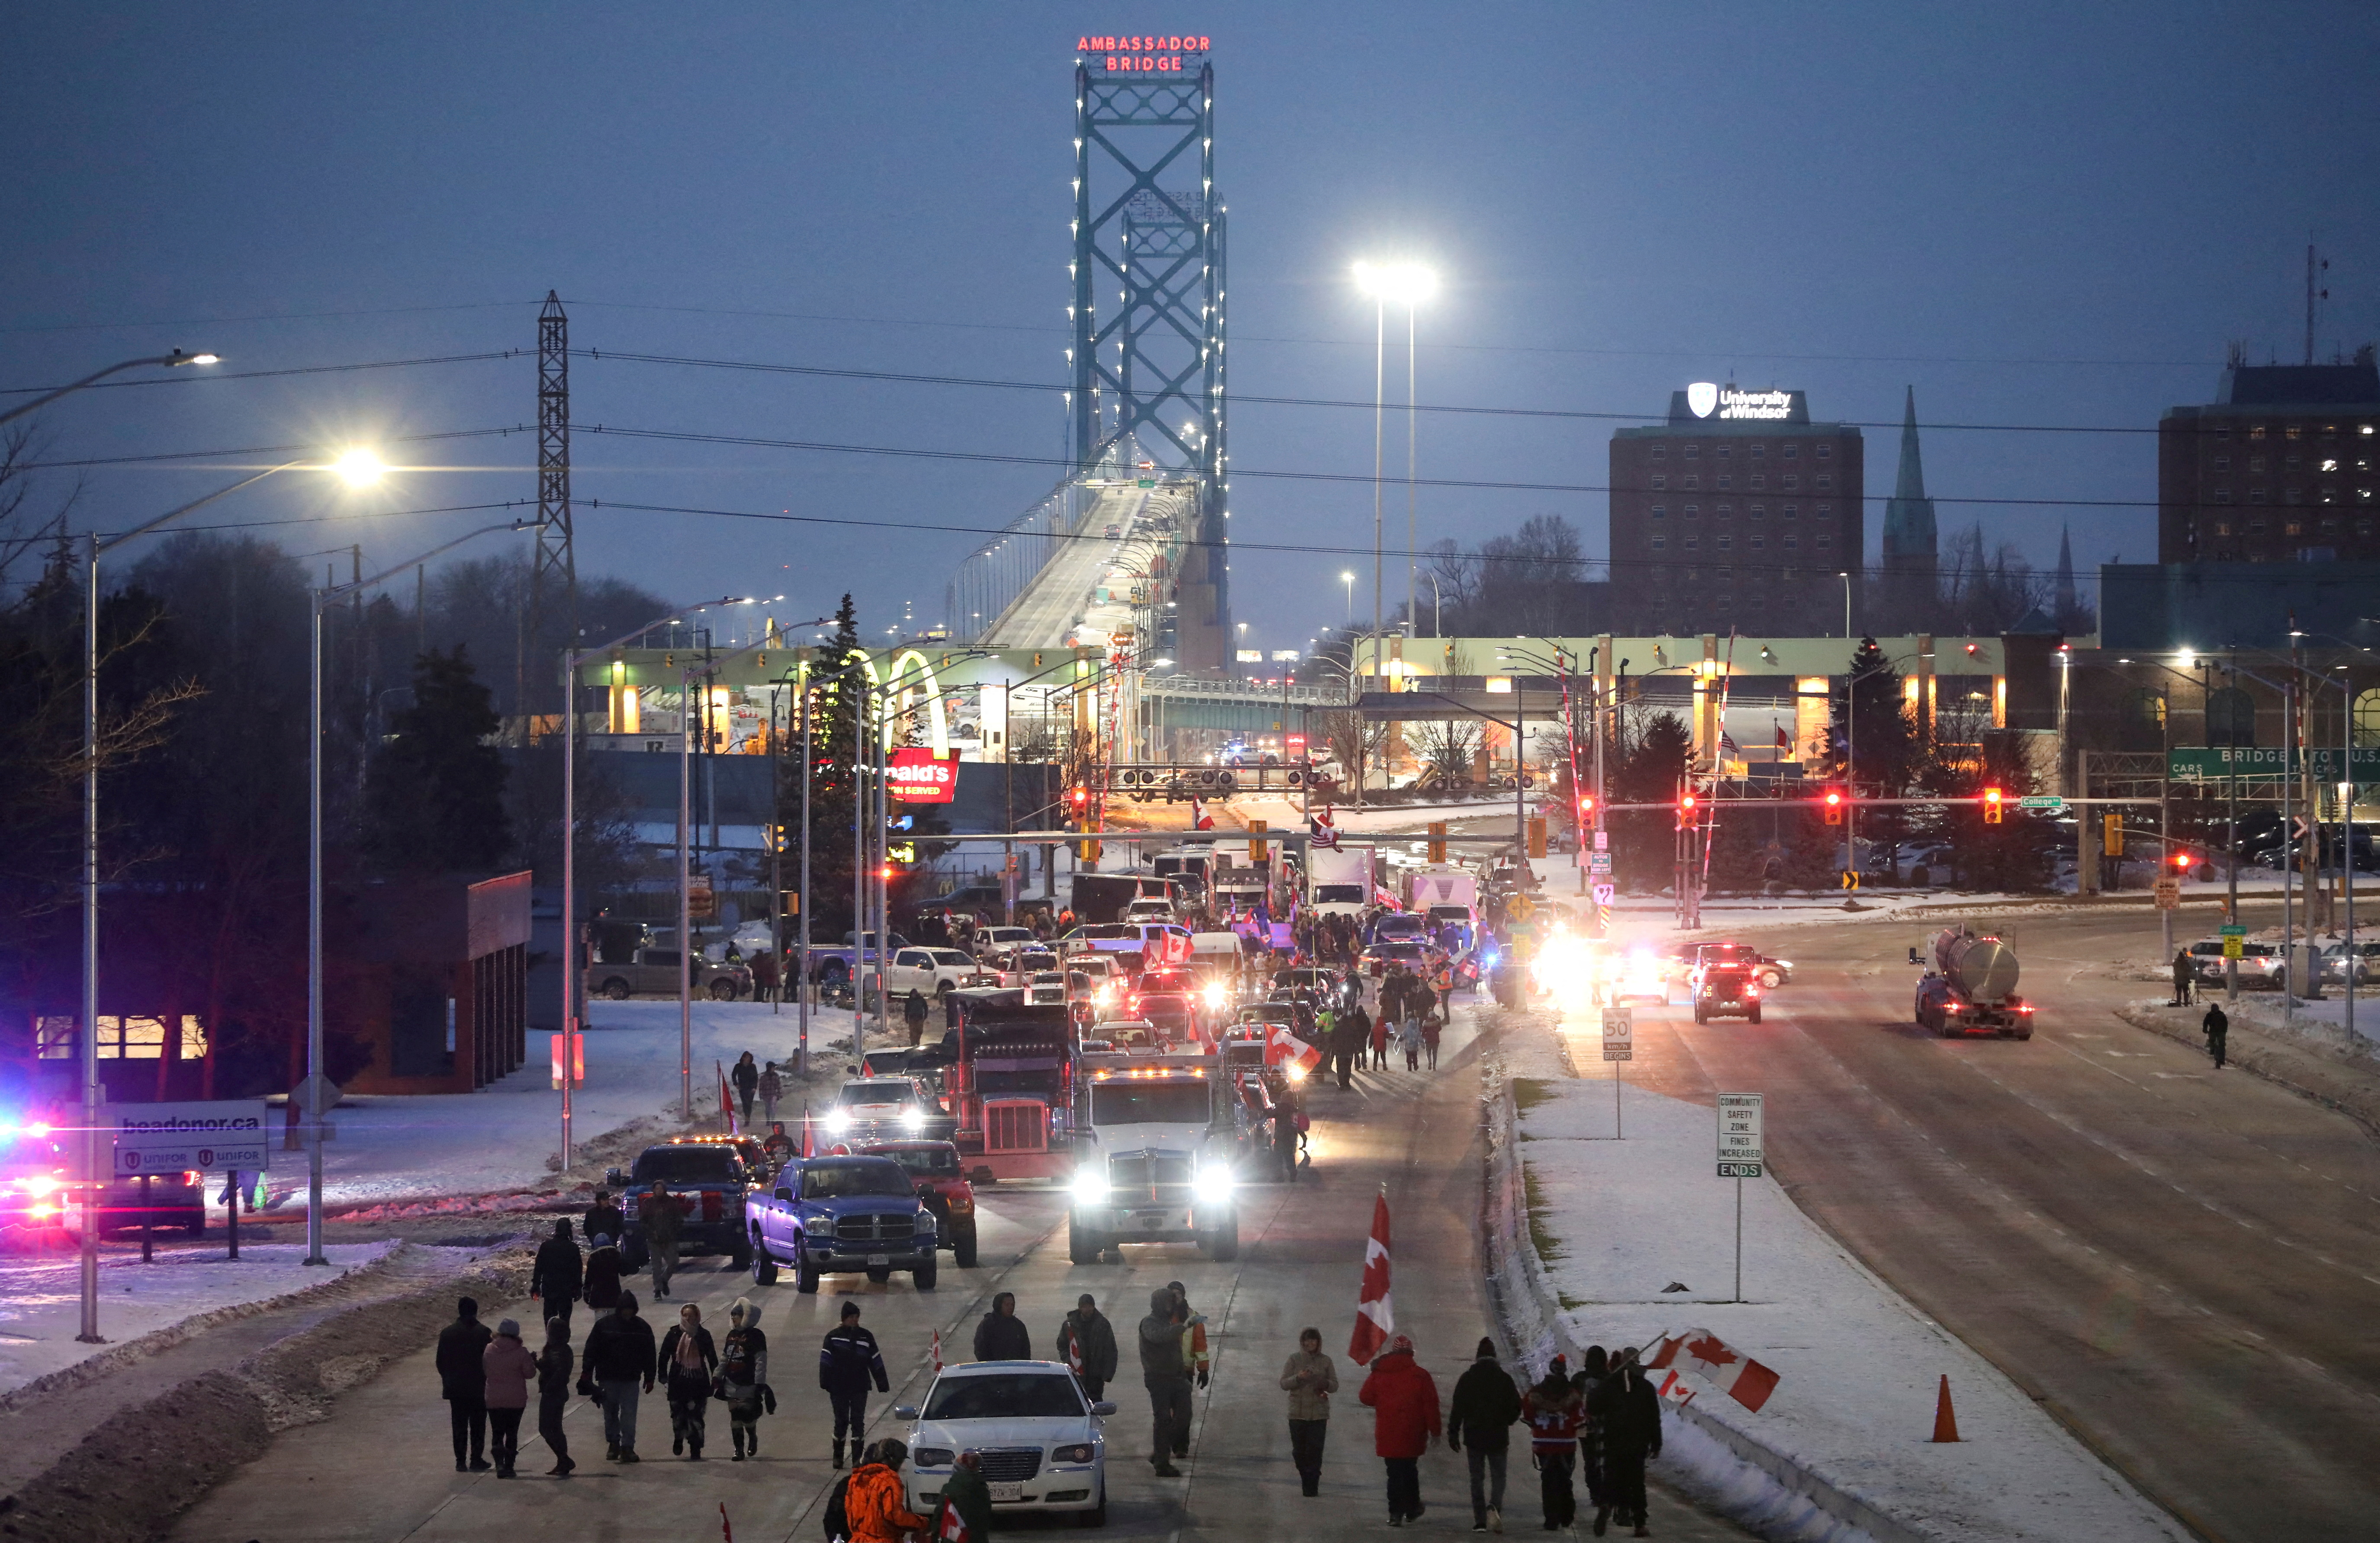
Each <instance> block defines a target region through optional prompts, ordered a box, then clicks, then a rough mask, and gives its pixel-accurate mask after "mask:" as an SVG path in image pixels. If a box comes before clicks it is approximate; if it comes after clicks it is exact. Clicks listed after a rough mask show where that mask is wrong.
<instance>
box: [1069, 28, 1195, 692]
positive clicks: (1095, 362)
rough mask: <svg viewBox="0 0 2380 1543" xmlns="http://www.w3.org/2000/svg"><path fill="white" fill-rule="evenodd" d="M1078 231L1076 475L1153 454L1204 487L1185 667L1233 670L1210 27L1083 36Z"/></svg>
mask: <svg viewBox="0 0 2380 1543" xmlns="http://www.w3.org/2000/svg"><path fill="white" fill-rule="evenodd" d="M1074 231H1075V255H1074V262H1073V265H1072V269H1071V272H1072V275H1073V279H1074V296H1073V300H1072V303H1071V305H1070V307H1069V310H1070V312H1071V314H1072V317H1073V321H1074V335H1073V339H1072V343H1071V346H1070V347H1069V349H1068V362H1069V364H1070V365H1071V366H1072V370H1073V385H1072V395H1071V396H1070V397H1069V398H1068V403H1067V406H1068V408H1069V410H1070V412H1071V413H1072V415H1073V425H1074V436H1073V437H1074V458H1075V469H1076V472H1077V474H1078V475H1083V476H1095V475H1099V474H1101V471H1102V468H1108V467H1109V466H1110V464H1111V463H1114V465H1113V468H1112V469H1113V471H1117V472H1123V471H1125V468H1130V467H1131V466H1133V465H1134V464H1135V463H1139V462H1144V461H1145V462H1150V463H1154V465H1155V466H1156V467H1158V468H1162V471H1163V473H1164V474H1167V475H1168V477H1169V480H1171V478H1172V477H1185V478H1187V479H1189V480H1193V481H1194V482H1195V483H1196V490H1197V497H1196V513H1195V515H1194V516H1193V518H1194V521H1195V528H1194V529H1192V530H1190V531H1189V532H1187V535H1188V538H1189V539H1188V541H1186V542H1185V543H1184V554H1183V566H1182V576H1181V583H1180V595H1179V603H1178V608H1177V618H1178V619H1177V622H1176V629H1177V638H1176V650H1177V659H1178V662H1179V663H1180V665H1181V667H1182V668H1183V669H1184V670H1222V669H1226V668H1228V667H1229V665H1230V663H1231V662H1232V653H1231V647H1232V642H1231V639H1232V625H1231V565H1230V561H1229V548H1228V546H1227V544H1226V542H1227V540H1228V532H1229V530H1230V526H1229V523H1228V522H1229V519H1230V513H1229V508H1228V500H1229V493H1230V483H1229V481H1228V473H1229V470H1230V466H1231V456H1230V436H1229V434H1228V432H1227V430H1226V413H1225V410H1224V409H1225V403H1226V399H1227V398H1226V394H1225V390H1224V377H1225V366H1226V362H1227V359H1226V355H1225V353H1224V344H1225V328H1224V320H1223V317H1224V298H1225V292H1224V284H1223V203H1222V200H1221V198H1220V195H1219V194H1218V193H1217V192H1216V188H1215V67H1214V63H1213V61H1212V59H1211V57H1210V56H1209V53H1208V40H1207V39H1206V38H1203V37H1186V36H1172V37H1084V38H1082V39H1080V40H1079V41H1078V42H1077V43H1076V44H1075V219H1074ZM1126 474H1128V472H1127V473H1126ZM1144 475H1146V473H1145V472H1144Z"/></svg>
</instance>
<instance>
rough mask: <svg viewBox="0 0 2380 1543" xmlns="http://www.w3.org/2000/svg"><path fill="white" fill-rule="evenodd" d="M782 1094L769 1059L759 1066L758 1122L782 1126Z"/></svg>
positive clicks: (782, 1084) (780, 1080)
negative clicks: (779, 1109) (779, 1116)
mask: <svg viewBox="0 0 2380 1543" xmlns="http://www.w3.org/2000/svg"><path fill="white" fill-rule="evenodd" d="M761 957H762V958H764V959H765V958H767V957H768V955H767V954H762V955H761ZM784 1096H785V1079H784V1078H783V1077H781V1076H779V1075H777V1063H775V1062H773V1061H771V1062H770V1063H768V1064H767V1065H765V1066H763V1067H761V1068H760V1123H761V1124H764V1125H768V1126H771V1127H772V1128H774V1129H778V1130H782V1129H783V1126H780V1125H778V1124H777V1100H779V1099H782V1098H783V1097H784Z"/></svg>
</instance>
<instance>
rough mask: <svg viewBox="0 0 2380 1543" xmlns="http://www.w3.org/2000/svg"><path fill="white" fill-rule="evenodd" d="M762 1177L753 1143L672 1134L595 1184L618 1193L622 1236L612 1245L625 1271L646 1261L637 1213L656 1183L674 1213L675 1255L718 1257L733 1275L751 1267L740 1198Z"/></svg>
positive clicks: (760, 1159)
mask: <svg viewBox="0 0 2380 1543" xmlns="http://www.w3.org/2000/svg"><path fill="white" fill-rule="evenodd" d="M766 1172H768V1169H767V1166H766V1160H765V1159H764V1158H763V1156H762V1154H761V1151H760V1145H759V1142H757V1141H754V1140H752V1139H750V1138H749V1137H719V1136H675V1137H673V1138H671V1139H670V1140H668V1141H664V1142H662V1144H661V1145H659V1146H655V1147H648V1148H645V1149H644V1151H643V1152H641V1153H639V1154H638V1155H637V1164H636V1166H635V1167H634V1168H633V1169H631V1170H629V1171H628V1172H625V1173H623V1172H621V1171H620V1170H618V1169H616V1168H614V1169H612V1170H610V1171H609V1172H606V1173H605V1174H604V1175H603V1182H604V1183H605V1184H607V1185H611V1186H612V1187H613V1189H615V1190H619V1191H622V1192H623V1193H622V1194H621V1197H620V1206H621V1210H622V1214H623V1215H624V1217H625V1219H626V1221H627V1236H625V1237H624V1238H622V1239H621V1240H620V1256H621V1258H622V1261H623V1262H625V1264H626V1265H627V1267H628V1268H629V1269H630V1270H641V1269H643V1268H644V1266H645V1263H646V1261H647V1260H649V1259H650V1257H652V1250H651V1248H650V1246H649V1245H647V1243H646V1241H645V1228H644V1211H645V1208H646V1207H647V1206H649V1205H651V1204H652V1203H653V1195H652V1186H653V1185H654V1183H655V1182H656V1181H658V1182H659V1183H660V1184H661V1185H662V1189H663V1191H664V1192H665V1193H666V1194H667V1195H668V1196H669V1200H670V1204H672V1205H674V1206H675V1207H676V1208H677V1211H678V1224H677V1228H678V1231H677V1236H678V1244H677V1246H678V1253H679V1254H680V1255H681V1256H684V1255H692V1254H725V1255H726V1256H728V1257H729V1258H730V1259H732V1260H733V1261H734V1263H735V1268H736V1269H738V1270H741V1269H743V1268H744V1267H745V1266H746V1265H747V1264H749V1263H750V1262H751V1259H750V1257H749V1256H748V1254H747V1248H748V1246H749V1245H748V1244H747V1241H746V1238H745V1231H744V1225H743V1222H744V1212H745V1209H746V1199H747V1197H748V1196H750V1195H752V1194H753V1193H755V1192H756V1191H757V1189H758V1188H759V1184H760V1181H761V1178H762V1176H763V1175H764V1174H765V1173H766Z"/></svg>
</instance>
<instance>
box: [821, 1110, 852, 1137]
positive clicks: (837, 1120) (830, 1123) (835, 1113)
mask: <svg viewBox="0 0 2380 1543" xmlns="http://www.w3.org/2000/svg"><path fill="white" fill-rule="evenodd" d="M826 1128H827V1129H828V1131H830V1132H831V1133H832V1134H833V1135H836V1136H841V1135H842V1134H843V1133H844V1132H845V1131H847V1130H849V1129H850V1128H851V1111H849V1110H847V1109H836V1110H830V1111H829V1112H827V1117H826Z"/></svg>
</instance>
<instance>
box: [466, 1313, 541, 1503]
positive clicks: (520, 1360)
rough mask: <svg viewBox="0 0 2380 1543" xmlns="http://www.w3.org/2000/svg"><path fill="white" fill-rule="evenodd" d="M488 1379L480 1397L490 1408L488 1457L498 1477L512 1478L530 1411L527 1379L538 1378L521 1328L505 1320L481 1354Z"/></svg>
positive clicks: (507, 1319)
mask: <svg viewBox="0 0 2380 1543" xmlns="http://www.w3.org/2000/svg"><path fill="white" fill-rule="evenodd" d="M480 1369H481V1371H482V1373H483V1374H484V1376H485V1379H486V1391H483V1392H482V1393H481V1394H480V1397H481V1399H482V1400H483V1401H484V1402H485V1403H486V1404H487V1406H488V1455H489V1456H490V1457H492V1458H493V1459H494V1460H495V1464H496V1476H497V1477H498V1478H512V1477H515V1476H516V1475H515V1474H514V1473H513V1468H514V1465H515V1464H517V1463H519V1461H520V1428H521V1415H522V1413H523V1412H524V1411H526V1410H527V1409H528V1379H530V1378H532V1377H535V1376H536V1375H537V1357H536V1356H534V1355H530V1354H529V1353H528V1346H527V1345H525V1344H523V1343H521V1337H520V1325H519V1324H518V1323H516V1322H514V1321H513V1320H512V1319H511V1318H505V1319H504V1320H502V1321H501V1322H499V1323H498V1324H497V1325H496V1337H495V1338H494V1339H492V1340H490V1341H489V1342H488V1348H487V1349H485V1350H483V1351H481V1352H480Z"/></svg>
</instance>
